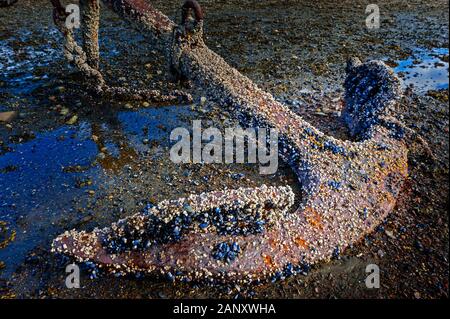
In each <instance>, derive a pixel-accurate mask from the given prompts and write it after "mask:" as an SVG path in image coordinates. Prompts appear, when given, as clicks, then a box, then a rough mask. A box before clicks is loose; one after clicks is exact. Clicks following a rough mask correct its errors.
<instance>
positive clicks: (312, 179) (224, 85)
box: [53, 0, 408, 281]
mask: <svg viewBox="0 0 450 319" xmlns="http://www.w3.org/2000/svg"><path fill="white" fill-rule="evenodd" d="M106 2H107V3H109V4H110V6H111V8H112V9H113V10H114V11H115V12H117V13H119V14H120V15H121V16H122V17H124V18H125V19H127V20H129V21H133V25H135V26H137V27H138V28H139V29H142V30H146V31H148V30H157V32H156V35H155V36H154V37H152V39H155V37H157V39H158V41H159V42H161V43H162V44H163V45H166V46H167V47H168V48H171V47H172V44H173V37H172V35H173V28H174V27H175V24H174V23H173V22H171V21H170V20H169V19H168V18H167V17H166V16H164V15H163V14H162V13H160V12H159V11H157V10H155V9H153V8H152V7H151V6H150V5H148V4H146V3H145V2H143V1H140V0H108V1H106ZM176 60H177V67H178V71H179V72H180V73H181V74H182V75H183V76H185V77H186V78H187V79H189V80H191V81H193V82H194V83H195V84H196V85H198V86H199V87H201V88H202V89H203V90H205V91H206V92H207V93H208V95H209V96H210V98H211V99H214V100H215V101H217V102H218V103H220V104H221V105H223V106H224V107H227V108H228V109H229V110H230V111H231V113H232V114H234V116H235V117H236V118H238V119H239V120H240V121H241V122H242V124H243V125H247V126H260V127H263V126H269V127H272V128H276V129H277V130H278V132H279V136H280V139H279V143H280V145H279V148H278V149H279V153H280V154H279V155H280V157H281V158H282V159H283V160H285V161H286V162H287V163H289V164H290V165H291V167H292V169H293V171H294V172H295V173H296V174H297V176H298V179H299V183H300V185H301V188H302V191H303V192H302V194H303V198H302V199H301V201H300V204H299V205H298V207H296V208H295V209H294V210H291V211H287V209H286V208H283V207H282V206H279V205H276V209H277V210H278V211H281V212H282V213H275V214H269V215H266V217H264V218H262V219H261V220H262V221H264V222H265V223H267V222H269V223H268V225H269V227H265V228H264V229H263V230H262V231H259V232H258V231H257V232H250V233H248V232H245V233H244V232H240V231H238V232H236V233H231V234H230V233H221V232H218V231H217V229H218V228H217V226H213V227H212V228H211V230H213V231H207V232H202V231H192V229H189V228H188V229H187V231H185V232H184V233H183V235H181V233H180V234H179V235H180V237H179V238H178V237H177V238H176V239H175V240H173V239H174V238H171V237H169V239H170V240H163V241H160V242H156V243H153V244H151V245H150V247H149V248H148V250H145V248H144V249H138V250H134V249H133V247H134V245H133V246H131V247H129V246H128V247H125V249H122V248H120V249H119V250H117V251H114V250H108V249H113V248H114V247H116V246H117V243H118V242H120V238H125V239H126V242H128V238H127V236H128V235H125V234H126V233H127V230H126V227H125V226H124V228H123V230H122V226H112V227H111V228H110V230H108V231H106V232H107V233H109V232H110V231H112V234H113V235H111V236H109V237H108V235H107V236H106V238H107V240H106V241H103V240H100V237H102V236H103V235H102V234H104V233H103V232H102V231H99V230H96V231H93V232H91V233H86V232H83V231H81V232H79V231H75V230H73V231H71V232H68V233H66V234H62V235H61V236H59V237H58V238H57V239H55V241H54V243H53V249H54V251H56V252H60V253H64V254H67V255H71V256H74V257H76V258H78V259H79V260H89V261H91V262H94V263H96V264H97V265H99V266H102V267H106V268H111V267H112V268H115V269H117V271H124V272H134V271H139V272H146V271H148V272H153V271H160V272H163V273H167V274H170V277H171V278H173V274H177V275H178V276H179V277H177V278H183V279H186V280H192V279H205V278H214V279H218V280H224V281H227V280H234V281H255V280H259V279H263V278H274V279H278V278H283V277H285V276H289V275H292V274H293V273H296V272H302V273H304V272H306V271H307V270H308V269H309V265H311V264H314V263H319V262H323V261H327V260H329V259H331V258H333V256H337V255H338V254H339V253H340V252H342V251H343V249H345V248H346V247H348V246H349V245H352V244H354V243H356V242H358V241H359V240H361V239H362V238H363V237H364V236H365V235H366V234H368V233H370V232H371V231H373V230H374V228H375V227H377V225H379V224H380V223H381V222H382V220H383V219H384V218H385V217H386V216H387V214H388V213H389V212H390V211H391V210H392V209H393V208H394V206H395V204H396V198H397V197H398V195H399V193H400V191H401V189H402V186H403V182H404V180H405V179H406V177H407V174H408V169H407V147H406V143H405V141H404V138H403V137H404V136H403V134H402V128H401V125H398V120H396V119H395V117H396V116H397V112H398V110H397V106H398V100H399V97H400V96H401V93H402V90H401V86H400V83H399V80H398V79H397V77H396V76H395V75H394V74H393V72H392V70H391V69H389V68H388V67H387V66H386V65H385V64H384V63H383V62H380V61H369V62H366V63H361V62H360V61H358V60H352V61H350V63H349V65H348V68H347V72H348V73H347V79H346V82H345V90H346V93H345V100H346V106H345V110H344V112H343V114H344V117H345V120H346V123H347V125H348V126H349V128H350V130H351V132H352V133H353V134H354V135H355V137H356V139H357V140H356V141H355V142H353V141H342V140H338V139H335V138H333V137H331V136H327V135H325V134H324V133H322V132H320V131H319V130H317V129H316V128H315V127H314V126H312V125H311V124H309V123H308V122H306V121H304V120H303V119H302V118H301V117H300V116H298V115H297V114H295V113H294V112H292V111H291V110H290V109H289V108H288V107H287V106H286V105H284V104H282V103H280V102H278V101H276V100H275V99H274V97H273V96H272V95H271V94H269V93H267V92H264V91H262V90H261V89H260V88H259V87H258V86H257V85H256V84H255V83H253V82H252V81H251V80H250V79H249V78H247V77H246V76H244V75H242V74H241V73H240V72H239V71H237V70H236V69H234V68H232V67H231V66H229V65H228V64H227V63H226V62H225V61H224V60H223V59H222V58H221V57H220V56H219V55H217V54H216V53H214V52H213V51H211V50H210V49H209V48H208V47H207V46H206V45H205V44H204V43H203V42H202V41H195V42H190V41H183V42H181V45H179V46H178V51H177V59H176ZM248 192H250V193H251V192H254V193H261V194H263V196H264V197H262V198H264V200H266V199H268V200H271V201H272V202H274V203H275V204H277V203H278V204H282V203H286V204H289V203H291V201H290V200H288V201H287V200H286V198H291V195H288V190H287V189H283V188H279V189H277V190H274V191H273V192H272V191H270V192H271V194H268V193H267V192H266V191H263V190H261V189H254V190H253V191H252V190H250V191H248V190H245V191H244V193H242V191H239V190H237V191H223V192H220V193H216V192H211V193H210V194H206V195H205V194H201V195H198V197H196V198H197V200H199V201H200V203H202V204H201V205H209V202H214V200H213V199H214V198H216V197H217V196H219V197H220V198H223V199H225V200H226V201H227V203H228V205H230V203H232V202H233V200H239V201H244V202H245V199H246V195H245V193H248ZM288 206H289V205H287V206H286V207H288ZM215 207H219V209H222V208H223V209H225V208H226V207H222V208H221V207H220V205H216V206H215ZM194 211H196V210H195V209H194ZM202 212H203V211H202ZM169 215H170V214H169ZM231 215H233V214H231ZM195 216H196V215H195ZM208 216H209V212H208ZM244 216H255V215H254V214H253V213H251V212H249V214H248V215H245V214H244ZM176 217H180V216H178V215H176ZM176 217H175V219H173V218H172V219H171V218H169V219H168V220H167V223H168V225H169V226H168V227H166V226H164V225H163V226H161V228H159V226H157V227H156V228H157V229H160V230H155V229H154V228H152V227H151V229H153V230H152V231H151V232H150V233H148V234H146V233H145V230H144V232H143V234H146V236H150V237H151V236H153V235H152V234H160V235H158V236H157V237H158V238H165V235H163V234H165V232H166V231H167V230H169V232H171V231H172V232H173V231H174V230H175V228H174V227H176V226H174V225H175V224H171V223H173V221H174V220H176ZM252 218H253V217H252ZM131 219H133V218H131ZM253 220H255V218H253ZM257 220H258V219H257ZM203 221H204V222H205V223H206V221H208V222H209V223H210V222H211V221H210V220H209V219H206V220H203ZM119 224H121V223H119ZM119 224H117V225H119ZM126 224H127V223H125V224H121V225H126ZM213 224H214V223H213ZM152 225H161V224H159V223H158V222H156V223H155V224H152ZM170 225H172V226H170ZM208 225H209V224H208ZM249 225H250V224H249ZM251 225H253V224H251ZM203 226H204V225H203ZM198 227H200V224H198ZM198 227H197V228H198ZM197 228H196V229H197ZM200 228H201V227H200ZM206 228H209V226H208V227H206ZM219 229H220V227H219ZM140 231H141V228H139V231H138V232H140ZM158 231H160V232H161V233H158ZM176 233H177V234H178V231H177V232H176ZM108 238H109V239H108ZM131 238H133V240H135V239H134V237H131ZM146 239H147V238H146ZM132 244H133V243H132ZM141 244H142V243H140V245H141ZM111 245H112V248H111V247H110V246H111Z"/></svg>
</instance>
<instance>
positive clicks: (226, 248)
mask: <svg viewBox="0 0 450 319" xmlns="http://www.w3.org/2000/svg"><path fill="white" fill-rule="evenodd" d="M240 252H241V247H239V244H238V243H236V242H232V243H227V242H221V243H219V244H217V245H216V247H215V248H214V250H213V253H212V257H213V258H214V259H217V260H222V261H226V262H227V263H231V262H232V261H234V260H235V259H236V258H237V256H238V255H239V253H240Z"/></svg>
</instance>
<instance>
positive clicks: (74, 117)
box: [66, 115, 78, 125]
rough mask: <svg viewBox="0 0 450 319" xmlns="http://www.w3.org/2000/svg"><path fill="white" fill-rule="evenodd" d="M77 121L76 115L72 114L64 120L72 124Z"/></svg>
mask: <svg viewBox="0 0 450 319" xmlns="http://www.w3.org/2000/svg"><path fill="white" fill-rule="evenodd" d="M77 121H78V115H74V116H72V117H71V118H70V119H69V120H68V121H67V122H66V124H69V125H73V124H75V123H76V122H77Z"/></svg>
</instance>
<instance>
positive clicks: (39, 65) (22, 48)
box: [0, 28, 62, 96]
mask: <svg viewBox="0 0 450 319" xmlns="http://www.w3.org/2000/svg"><path fill="white" fill-rule="evenodd" d="M36 32H37V33H38V34H41V33H44V34H45V35H46V37H47V40H46V41H38V40H36V37H35V34H34V33H32V32H29V31H26V30H19V31H18V32H17V33H16V34H15V35H14V36H12V37H10V38H8V39H6V40H0V70H2V71H1V72H0V94H2V93H8V94H10V95H12V96H24V95H29V94H31V93H32V92H33V90H35V89H36V88H38V87H39V86H41V85H42V84H44V83H46V82H47V81H48V79H49V76H50V74H49V73H48V66H49V65H50V64H52V63H54V62H55V61H56V60H59V59H61V58H62V54H61V50H59V48H53V47H52V46H51V45H50V43H57V41H59V40H60V36H59V34H58V33H57V31H56V30H55V29H49V28H45V29H43V30H41V31H36Z"/></svg>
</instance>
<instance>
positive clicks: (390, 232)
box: [384, 229, 395, 239]
mask: <svg viewBox="0 0 450 319" xmlns="http://www.w3.org/2000/svg"><path fill="white" fill-rule="evenodd" d="M384 232H385V233H386V235H387V236H388V237H390V238H392V239H395V236H394V233H393V232H392V231H390V230H387V229H386V230H385V231H384Z"/></svg>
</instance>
